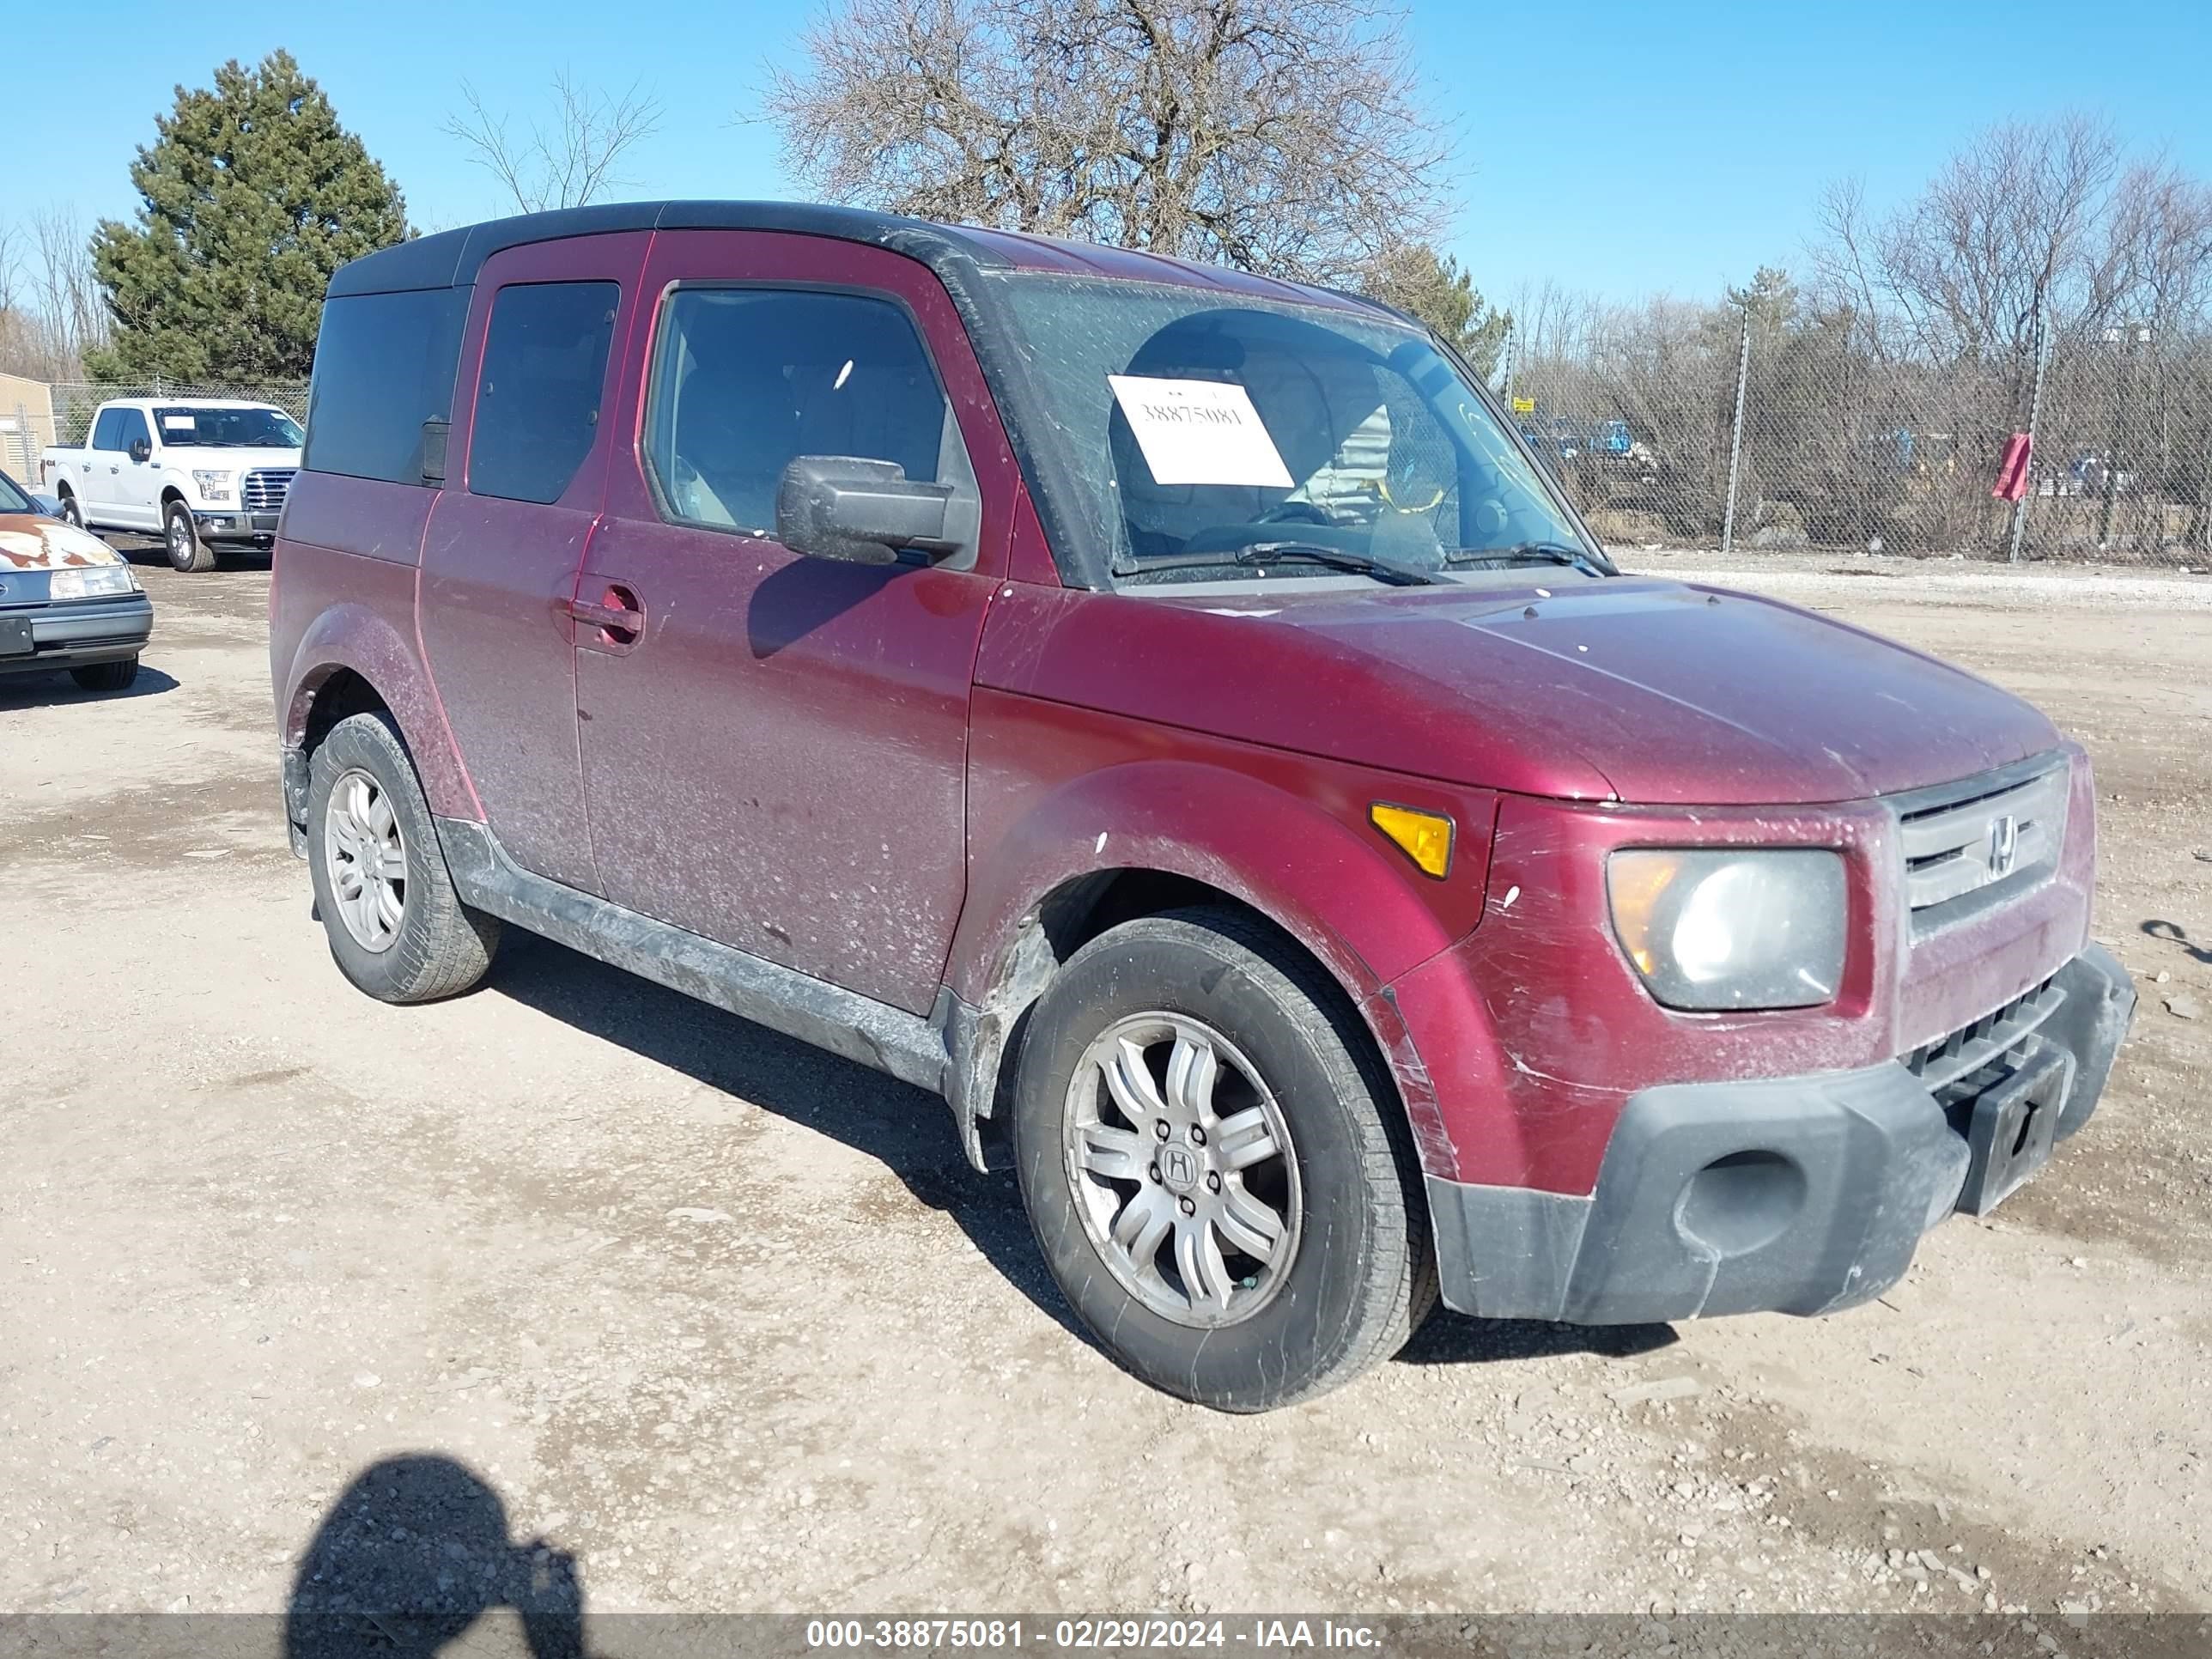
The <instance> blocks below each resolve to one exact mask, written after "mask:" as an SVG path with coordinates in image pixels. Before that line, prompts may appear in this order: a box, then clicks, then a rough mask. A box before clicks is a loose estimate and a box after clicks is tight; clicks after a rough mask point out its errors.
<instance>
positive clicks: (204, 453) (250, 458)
mask: <svg viewBox="0 0 2212 1659" xmlns="http://www.w3.org/2000/svg"><path fill="white" fill-rule="evenodd" d="M161 455H162V459H164V460H166V461H167V463H168V465H171V466H177V467H183V468H185V470H186V471H190V470H191V469H192V468H194V467H197V468H198V469H199V470H200V471H203V472H252V471H255V470H256V469H258V468H260V467H264V466H265V467H270V468H274V469H276V471H297V470H298V468H299V465H300V452H299V451H298V450H296V449H225V448H221V447H216V446H215V445H211V444H210V445H200V444H179V445H175V446H173V447H168V448H166V449H164V450H163V451H162V452H161Z"/></svg>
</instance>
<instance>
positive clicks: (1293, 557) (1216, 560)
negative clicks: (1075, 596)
mask: <svg viewBox="0 0 2212 1659" xmlns="http://www.w3.org/2000/svg"><path fill="white" fill-rule="evenodd" d="M1255 564H1319V565H1327V566H1328V568H1330V569H1332V570H1350V571H1355V572H1357V573H1358V574H1360V575H1363V576H1372V577H1374V578H1375V580H1376V581H1378V582H1389V583H1391V584H1392V585H1394V586H1400V587H1425V586H1428V585H1430V584H1431V583H1432V582H1434V581H1435V580H1436V577H1435V576H1434V575H1432V574H1430V573H1429V572H1428V571H1425V570H1417V569H1415V568H1413V566H1412V565H1408V564H1393V563H1391V562H1389V560H1387V559H1378V558H1375V557H1374V556H1371V555H1369V554H1365V553H1353V552H1350V551H1348V550H1346V549H1344V548H1340V547H1329V546H1328V545H1326V544H1322V543H1321V542H1255V543H1253V544H1251V545H1250V546H1249V547H1240V548H1238V549H1237V550H1236V551H1235V552H1234V553H1193V554H1188V555H1182V556H1177V557H1175V558H1170V559H1144V560H1140V561H1139V562H1136V563H1135V564H1133V565H1131V566H1130V567H1129V568H1127V569H1119V570H1116V571H1115V573H1114V574H1115V575H1117V576H1141V575H1148V574H1151V573H1152V571H1155V570H1207V569H1217V568H1221V567H1223V566H1225V565H1255Z"/></svg>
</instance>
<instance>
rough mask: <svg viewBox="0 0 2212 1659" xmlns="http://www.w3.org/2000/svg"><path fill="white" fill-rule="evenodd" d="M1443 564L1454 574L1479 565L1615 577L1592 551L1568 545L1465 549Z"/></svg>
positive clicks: (1529, 543)
mask: <svg viewBox="0 0 2212 1659" xmlns="http://www.w3.org/2000/svg"><path fill="white" fill-rule="evenodd" d="M1444 562H1445V563H1446V564H1447V565H1449V566H1450V567H1451V568H1454V569H1455V570H1463V569H1465V568H1467V567H1468V566H1469V565H1478V564H1489V565H1506V564H1559V565H1565V566H1566V567H1568V568H1570V569H1574V570H1580V571H1583V572H1586V573H1587V574H1590V575H1593V576H1610V575H1612V574H1613V572H1612V571H1610V570H1607V568H1605V567H1604V566H1603V565H1601V564H1600V563H1599V562H1597V561H1596V560H1595V559H1594V558H1592V557H1591V556H1590V555H1589V549H1587V548H1581V547H1570V546H1569V545H1567V544H1566V543H1565V542H1519V543H1516V544H1514V545H1513V546H1511V547H1462V548H1458V549H1456V550H1454V551H1452V552H1450V553H1448V554H1446V555H1445V556H1444Z"/></svg>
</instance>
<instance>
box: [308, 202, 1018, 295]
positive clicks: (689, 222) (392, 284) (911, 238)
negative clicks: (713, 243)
mask: <svg viewBox="0 0 2212 1659" xmlns="http://www.w3.org/2000/svg"><path fill="white" fill-rule="evenodd" d="M618 230H781V231H789V232H793V233H795V234H800V235H806V236H830V237H835V238H836V239H837V240H840V241H846V242H868V243H872V244H874V245H875V246H879V247H888V248H890V249H893V250H895V251H896V252H901V253H905V254H908V255H911V256H912V257H914V258H917V259H920V260H921V261H922V262H923V263H924V264H927V265H929V266H931V267H932V268H936V267H937V266H939V264H942V263H944V262H946V261H950V260H960V261H963V262H965V263H967V264H972V265H1003V264H1006V258H1005V257H1004V256H1003V255H1001V254H1000V253H998V252H995V251H994V250H992V249H990V248H988V247H986V246H983V245H982V244H981V243H980V242H978V241H976V240H974V239H971V238H969V237H967V236H963V234H961V233H960V232H958V231H957V230H950V229H947V228H945V226H943V225H933V224H930V223H928V222H926V221H924V220H921V219H902V218H901V217H899V216H897V215H896V214H890V213H872V212H869V211H867V210H865V209H861V208H843V207H821V206H817V205H814V204H809V203H805V202H599V203H594V204H592V205H591V206H590V207H580V208H562V209H558V210H555V211H553V212H550V213H526V214H522V215H520V216H516V217H514V218H512V219H493V220H490V221H489V222H486V223H483V224H480V225H465V226H463V227H462V228H459V229H458V230H441V231H440V232H439V233H438V234H435V236H418V237H416V239H415V240H412V241H407V242H399V243H396V244H394V245H393V246H391V247H388V248H385V249H383V250H381V251H380V252H375V253H371V254H367V255H364V256H363V257H362V258H358V259H355V260H352V261H350V262H349V263H348V264H343V265H341V266H340V267H339V268H338V270H337V275H336V276H332V277H331V288H330V294H331V298H332V299H341V298H343V297H344V296H345V295H349V294H389V293H393V292H397V291H399V290H402V289H422V288H450V287H455V286H460V287H465V286H468V285H469V284H471V283H474V282H475V281H476V279H477V272H478V271H479V270H482V269H483V262H484V261H485V260H486V259H489V258H491V256H492V255H493V254H495V253H498V252H501V251H502V250H504V249H507V248H511V247H521V246H526V245H527V244H529V243H532V242H550V241H557V240H562V239H563V238H566V237H570V236H591V235H596V234H601V233H604V232H607V231H618Z"/></svg>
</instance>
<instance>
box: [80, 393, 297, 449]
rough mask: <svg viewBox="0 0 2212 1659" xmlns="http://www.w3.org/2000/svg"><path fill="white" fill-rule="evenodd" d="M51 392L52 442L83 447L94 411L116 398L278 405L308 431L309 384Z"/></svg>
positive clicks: (90, 427)
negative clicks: (223, 400) (228, 400)
mask: <svg viewBox="0 0 2212 1659" xmlns="http://www.w3.org/2000/svg"><path fill="white" fill-rule="evenodd" d="M46 390H47V393H48V395H49V396H50V397H51V398H52V403H53V427H54V434H55V436H54V440H53V441H55V442H56V443H58V444H81V443H82V442H83V441H84V440H85V435H86V434H87V433H88V432H89V431H90V430H91V429H92V416H93V411H94V410H96V409H98V408H99V407H100V404H104V403H106V402H107V401H108V400H109V399H110V398H165V399H173V400H174V401H175V402H177V403H179V404H188V403H191V402H192V401H193V400H195V399H197V398H240V399H242V400H244V401H246V402H247V403H256V404H275V405H276V407H277V408H279V409H281V410H283V411H284V412H285V413H286V414H288V415H289V416H291V417H292V418H293V419H294V420H295V421H298V422H300V423H301V425H303V426H304V425H305V424H306V423H307V381H305V380H254V381H231V380H64V381H58V382H56V383H55V384H53V385H52V386H48V387H47V388H46Z"/></svg>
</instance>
